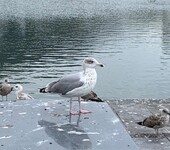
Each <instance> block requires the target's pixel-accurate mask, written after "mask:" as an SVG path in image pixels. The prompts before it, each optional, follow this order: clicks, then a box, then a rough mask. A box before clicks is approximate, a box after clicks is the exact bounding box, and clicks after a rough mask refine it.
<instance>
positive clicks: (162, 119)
mask: <svg viewBox="0 0 170 150" xmlns="http://www.w3.org/2000/svg"><path fill="white" fill-rule="evenodd" d="M169 115H170V113H169V109H167V108H163V109H160V113H157V114H154V115H151V116H149V117H147V118H145V119H144V120H143V121H141V122H137V124H139V125H142V126H146V127H149V128H153V129H155V132H156V135H157V136H158V129H159V128H163V127H165V126H167V125H168V123H169Z"/></svg>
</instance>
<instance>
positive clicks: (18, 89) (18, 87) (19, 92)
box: [14, 84, 33, 100]
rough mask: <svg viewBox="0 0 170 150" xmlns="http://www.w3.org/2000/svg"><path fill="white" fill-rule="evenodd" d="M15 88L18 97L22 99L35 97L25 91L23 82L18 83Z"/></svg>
mask: <svg viewBox="0 0 170 150" xmlns="http://www.w3.org/2000/svg"><path fill="white" fill-rule="evenodd" d="M14 90H15V95H16V98H17V99H20V100H26V99H33V97H31V96H30V95H28V94H26V93H23V87H22V85H21V84H16V85H15V86H14Z"/></svg>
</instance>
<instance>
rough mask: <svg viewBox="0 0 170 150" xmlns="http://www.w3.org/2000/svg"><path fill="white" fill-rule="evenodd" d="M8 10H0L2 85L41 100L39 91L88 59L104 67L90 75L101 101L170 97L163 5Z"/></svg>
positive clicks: (110, 0) (169, 36)
mask: <svg viewBox="0 0 170 150" xmlns="http://www.w3.org/2000/svg"><path fill="white" fill-rule="evenodd" d="M10 3H12V4H13V5H12V4H11V5H10V4H8V3H6V1H2V2H0V4H2V5H0V7H1V8H2V9H0V12H2V13H1V15H0V80H1V81H2V80H3V78H5V77H8V78H9V79H10V81H11V82H12V84H15V83H21V84H24V86H25V87H24V89H27V91H28V92H31V93H33V94H34V95H35V96H34V97H35V98H44V95H42V94H39V93H38V90H37V89H38V88H39V87H41V86H44V85H45V84H47V83H48V82H50V81H53V80H55V79H58V78H59V77H61V76H62V75H65V74H67V73H70V72H75V71H78V70H80V69H82V66H81V63H82V60H83V59H84V57H86V56H94V57H95V58H97V59H98V60H99V61H100V62H103V63H104V64H105V68H102V69H97V72H98V83H97V86H96V88H95V91H96V92H97V93H98V95H99V96H100V97H101V98H104V99H105V98H109V99H111V98H168V97H170V94H169V91H170V86H169V85H170V79H169V75H170V67H169V66H170V29H169V23H170V19H169V18H170V11H169V6H170V2H169V1H167V0H163V1H161V2H160V1H156V2H149V1H147V0H146V1H142V0H137V1H135V2H134V0H128V1H127V0H126V1H125V0H120V1H119V2H116V0H107V1H102V0H100V1H98V2H96V1H95V0H92V1H90V2H89V1H83V3H80V2H78V1H76V0H73V1H69V2H68V1H67V2H66V1H62V2H59V1H58V0H52V1H50V2H48V1H42V4H40V3H35V4H32V0H29V1H25V2H24V3H22V1H16V0H12V1H10ZM49 4H50V7H47V6H48V5H49ZM53 4H56V5H53ZM73 4H74V5H73ZM95 4H96V5H95ZM28 5H29V6H30V7H27V6H28ZM59 6H61V7H59ZM20 8H22V9H20ZM47 8H48V9H49V10H48V11H47ZM57 8H59V9H57ZM73 8H74V9H73ZM35 10H37V11H35ZM45 10H46V11H45ZM30 87H31V88H30ZM51 97H52V98H53V99H55V98H56V96H51Z"/></svg>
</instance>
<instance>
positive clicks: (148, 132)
mask: <svg viewBox="0 0 170 150" xmlns="http://www.w3.org/2000/svg"><path fill="white" fill-rule="evenodd" d="M108 103H109V104H110V106H111V108H112V109H113V111H114V112H115V113H116V114H117V115H118V116H119V118H120V120H121V121H122V122H123V124H124V126H125V127H126V129H127V130H128V132H129V134H130V136H131V137H132V139H133V140H134V141H135V143H136V144H137V146H138V147H139V148H140V149H141V150H153V149H155V148H156V149H160V150H169V149H170V124H169V125H168V126H167V127H164V128H162V129H159V136H158V137H156V136H155V130H154V129H150V128H147V127H142V126H139V125H138V124H136V122H138V121H142V120H143V119H144V118H145V117H147V116H149V115H151V114H153V113H157V112H158V109H159V108H160V107H167V108H168V109H170V99H159V100H158V99H157V100H155V99H141V100H137V99H133V100H132V99H126V100H114V101H109V102H108Z"/></svg>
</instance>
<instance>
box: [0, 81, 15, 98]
mask: <svg viewBox="0 0 170 150" xmlns="http://www.w3.org/2000/svg"><path fill="white" fill-rule="evenodd" d="M12 89H13V87H11V85H10V84H8V79H5V81H4V82H3V83H1V84H0V95H1V96H2V101H3V96H6V101H7V95H8V94H9V93H10V92H11V91H12Z"/></svg>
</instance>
